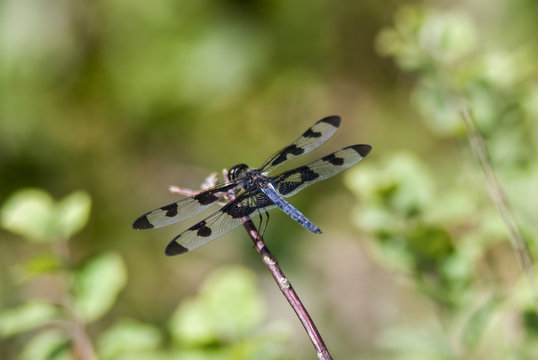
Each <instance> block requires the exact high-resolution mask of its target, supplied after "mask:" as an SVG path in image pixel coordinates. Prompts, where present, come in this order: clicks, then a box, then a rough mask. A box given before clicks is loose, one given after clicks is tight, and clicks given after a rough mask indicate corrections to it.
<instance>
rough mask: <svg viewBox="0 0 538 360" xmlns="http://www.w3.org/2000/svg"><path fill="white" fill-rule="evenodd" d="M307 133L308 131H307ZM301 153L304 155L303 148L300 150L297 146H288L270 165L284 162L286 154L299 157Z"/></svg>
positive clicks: (286, 157)
mask: <svg viewBox="0 0 538 360" xmlns="http://www.w3.org/2000/svg"><path fill="white" fill-rule="evenodd" d="M307 132H308V131H307ZM302 153H304V149H303V148H300V147H298V146H297V145H289V146H287V147H285V148H284V149H283V150H282V151H281V152H280V154H279V155H278V157H277V158H276V159H275V160H273V162H272V164H271V165H273V166H274V165H278V164H280V163H282V162H284V161H286V160H287V159H288V154H291V155H295V156H297V155H301V154H302Z"/></svg>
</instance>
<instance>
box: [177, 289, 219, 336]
mask: <svg viewBox="0 0 538 360" xmlns="http://www.w3.org/2000/svg"><path fill="white" fill-rule="evenodd" d="M211 315H212V314H210V313H209V312H208V311H207V309H206V307H205V306H204V304H203V302H202V301H201V299H200V298H199V297H196V298H193V299H188V300H184V301H183V302H182V303H181V304H180V305H179V306H178V308H177V309H176V311H175V312H174V314H173V315H172V318H171V320H170V331H171V333H172V336H173V337H174V339H175V340H176V341H177V342H178V343H181V344H185V345H190V346H198V345H204V344H210V343H212V342H215V341H217V339H218V334H217V332H216V329H215V323H214V320H213V319H211Z"/></svg>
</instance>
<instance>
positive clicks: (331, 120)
mask: <svg viewBox="0 0 538 360" xmlns="http://www.w3.org/2000/svg"><path fill="white" fill-rule="evenodd" d="M340 120H341V119H340V116H337V115H333V116H328V117H326V118H323V119H321V120H319V121H318V122H316V123H315V124H314V125H312V126H311V127H310V128H309V129H308V130H306V131H305V132H304V133H303V134H302V135H301V136H299V138H298V139H297V140H295V141H294V142H293V143H292V144H291V145H288V146H286V147H285V148H283V149H282V150H280V151H278V152H277V153H275V154H274V155H273V156H271V157H270V158H269V159H268V160H267V161H266V162H265V164H263V166H262V167H261V169H260V170H262V171H264V172H270V171H272V170H274V169H276V168H277V167H278V166H280V165H282V164H283V163H284V162H286V161H288V160H291V159H293V158H296V157H297V156H300V155H303V154H306V153H308V152H310V151H312V150H314V149H316V148H318V147H319V146H321V145H322V144H323V143H325V142H326V141H327V140H328V139H329V138H330V137H331V136H333V134H334V133H335V132H336V130H338V127H339V126H340Z"/></svg>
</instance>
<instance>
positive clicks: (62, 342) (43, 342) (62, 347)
mask: <svg viewBox="0 0 538 360" xmlns="http://www.w3.org/2000/svg"><path fill="white" fill-rule="evenodd" d="M70 346H71V344H70V339H68V338H67V337H66V335H65V333H63V332H61V331H58V330H48V331H43V332H40V333H39V334H37V335H36V336H34V337H33V338H32V339H31V340H30V341H29V342H27V343H26V344H25V345H24V349H23V351H22V356H21V359H23V360H71V359H75V357H74V356H73V353H72V350H71V348H70Z"/></svg>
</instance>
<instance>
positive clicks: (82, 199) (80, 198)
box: [55, 191, 91, 238]
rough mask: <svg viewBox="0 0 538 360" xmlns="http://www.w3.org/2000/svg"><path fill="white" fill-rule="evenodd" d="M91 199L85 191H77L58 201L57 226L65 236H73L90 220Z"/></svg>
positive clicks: (58, 230)
mask: <svg viewBox="0 0 538 360" xmlns="http://www.w3.org/2000/svg"><path fill="white" fill-rule="evenodd" d="M90 206H91V199H90V196H89V195H88V194H87V193H85V192H83V191H76V192H73V193H71V194H70V195H68V196H66V197H65V198H63V199H62V200H61V201H60V202H58V204H57V207H56V214H55V220H56V228H57V232H58V233H59V234H61V235H62V236H63V237H66V238H68V237H71V236H72V235H73V234H75V233H77V232H78V231H80V230H81V229H82V228H83V227H84V226H85V225H86V223H87V222H88V218H89V216H90Z"/></svg>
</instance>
